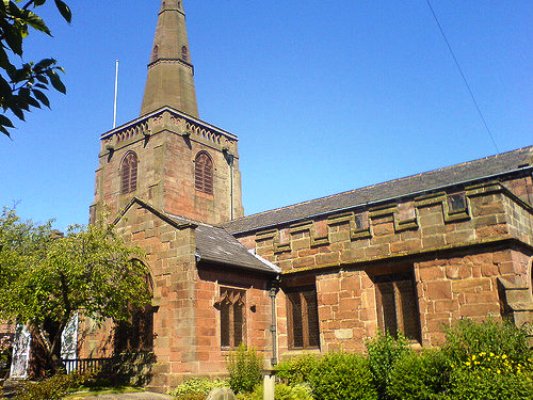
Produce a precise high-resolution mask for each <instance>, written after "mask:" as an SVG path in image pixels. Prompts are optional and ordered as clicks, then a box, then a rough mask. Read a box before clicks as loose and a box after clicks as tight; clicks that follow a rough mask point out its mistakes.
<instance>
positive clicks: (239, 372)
mask: <svg viewBox="0 0 533 400" xmlns="http://www.w3.org/2000/svg"><path fill="white" fill-rule="evenodd" d="M227 367H228V372H229V385H230V387H231V389H232V390H233V391H234V392H235V393H241V392H252V391H253V390H254V387H255V386H256V385H257V384H258V383H260V382H261V380H262V370H263V360H262V358H261V357H260V356H259V355H258V354H257V352H256V351H255V350H254V349H248V348H246V346H245V345H244V344H241V345H240V346H239V347H238V348H237V350H236V351H233V352H231V353H230V355H229V356H228V360H227Z"/></svg>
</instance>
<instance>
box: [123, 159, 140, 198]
mask: <svg viewBox="0 0 533 400" xmlns="http://www.w3.org/2000/svg"><path fill="white" fill-rule="evenodd" d="M136 189H137V155H136V154H135V153H134V152H133V151H128V152H127V153H126V155H125V156H124V158H123V159H122V164H121V166H120V192H121V193H131V192H133V191H135V190H136Z"/></svg>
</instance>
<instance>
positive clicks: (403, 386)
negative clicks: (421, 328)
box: [387, 350, 450, 400]
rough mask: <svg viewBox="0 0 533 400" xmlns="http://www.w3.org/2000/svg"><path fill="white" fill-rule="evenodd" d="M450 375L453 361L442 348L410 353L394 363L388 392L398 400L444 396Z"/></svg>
mask: <svg viewBox="0 0 533 400" xmlns="http://www.w3.org/2000/svg"><path fill="white" fill-rule="evenodd" d="M449 376H450V362H449V360H448V358H447V357H446V355H445V354H444V353H443V352H442V351H439V350H428V351H425V352H423V353H420V354H416V353H414V352H410V353H406V354H405V355H404V356H402V357H401V358H399V359H397V360H396V362H395V363H394V368H393V369H392V371H391V374H390V381H389V385H388V386H387V395H388V397H389V398H390V399H395V400H434V399H440V398H442V394H443V393H444V392H445V391H446V389H447V387H448V383H449Z"/></svg>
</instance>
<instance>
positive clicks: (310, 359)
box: [276, 354, 320, 386]
mask: <svg viewBox="0 0 533 400" xmlns="http://www.w3.org/2000/svg"><path fill="white" fill-rule="evenodd" d="M319 363H320V356H317V355H312V354H306V355H303V356H298V357H293V358H290V359H288V360H284V361H282V362H280V363H279V364H278V365H277V366H276V377H278V378H279V379H281V380H282V381H284V382H286V383H287V384H288V385H290V386H294V385H296V384H300V383H307V382H309V375H310V374H311V373H312V372H313V371H314V370H315V369H316V368H317V367H318V365H319Z"/></svg>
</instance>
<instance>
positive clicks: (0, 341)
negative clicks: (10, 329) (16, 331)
mask: <svg viewBox="0 0 533 400" xmlns="http://www.w3.org/2000/svg"><path fill="white" fill-rule="evenodd" d="M12 351H13V342H12V335H3V336H0V379H2V378H4V375H5V374H7V373H8V371H9V368H10V366H11V353H12Z"/></svg>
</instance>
